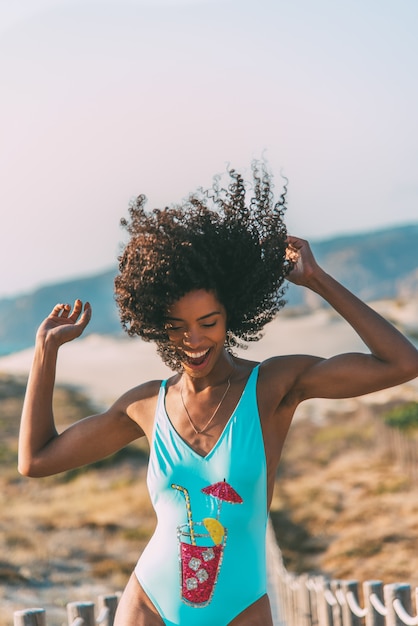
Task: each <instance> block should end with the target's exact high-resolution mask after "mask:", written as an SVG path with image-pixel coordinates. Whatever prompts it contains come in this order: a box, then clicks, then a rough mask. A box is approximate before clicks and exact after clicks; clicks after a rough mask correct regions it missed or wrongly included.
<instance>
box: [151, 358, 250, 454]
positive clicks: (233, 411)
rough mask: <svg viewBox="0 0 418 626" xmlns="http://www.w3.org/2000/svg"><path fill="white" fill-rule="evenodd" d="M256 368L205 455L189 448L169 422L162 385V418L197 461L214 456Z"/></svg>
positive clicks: (165, 389) (165, 386) (165, 391)
mask: <svg viewBox="0 0 418 626" xmlns="http://www.w3.org/2000/svg"><path fill="white" fill-rule="evenodd" d="M257 367H258V365H256V366H255V367H253V369H252V370H251V372H250V374H249V376H248V378H247V380H246V381H245V385H244V388H243V390H242V392H241V395H240V397H239V398H238V401H237V403H236V405H235V406H234V408H233V410H232V412H231V415H230V416H229V418H228V420H227V422H226V424H225V426H224V427H223V429H222V432H221V434H220V435H219V437H218V439H217V440H216V441H215V443H214V445H213V447H212V448H211V449H210V450H209V452H208V453H207V454H199V452H197V451H196V450H195V449H194V448H193V447H192V446H191V445H190V444H189V443H188V442H187V441H186V440H185V439H183V437H182V436H181V435H180V433H179V432H178V431H177V429H176V428H175V427H174V425H173V422H172V421H171V419H170V416H169V414H168V411H167V407H166V397H167V385H166V384H165V385H164V387H163V390H162V392H163V402H162V404H163V409H164V416H165V419H166V420H167V422H168V425H169V427H170V429H171V430H172V431H173V433H174V435H175V437H176V438H177V439H178V440H179V441H180V442H181V443H182V445H183V446H185V447H186V448H187V450H188V451H189V452H191V453H192V454H193V455H194V456H195V457H197V458H198V459H199V460H201V461H207V460H209V458H210V457H211V456H212V455H213V454H214V452H215V451H216V449H217V448H218V447H219V445H220V442H221V441H222V439H223V438H224V436H225V433H226V431H227V429H228V427H229V426H230V424H231V422H232V418H233V417H234V415H235V413H236V412H237V410H238V408H239V405H240V404H241V402H242V399H243V397H244V394H245V392H246V390H247V387H248V383H249V382H250V379H251V377H252V375H253V373H254V371H255V370H256V369H257Z"/></svg>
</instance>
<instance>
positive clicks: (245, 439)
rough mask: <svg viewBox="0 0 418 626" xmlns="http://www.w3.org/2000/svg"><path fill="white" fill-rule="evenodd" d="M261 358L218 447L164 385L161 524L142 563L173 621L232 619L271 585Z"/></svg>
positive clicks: (158, 426) (144, 576)
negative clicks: (196, 437)
mask: <svg viewBox="0 0 418 626" xmlns="http://www.w3.org/2000/svg"><path fill="white" fill-rule="evenodd" d="M257 377H258V366H257V367H255V368H254V369H253V371H252V372H251V374H250V377H249V379H248V381H247V383H246V386H245V388H244V391H243V393H242V395H241V398H240V400H239V402H238V404H237V406H236V408H235V410H234V412H233V413H232V415H231V417H230V419H229V421H228V423H227V424H226V426H225V428H224V430H223V432H222V434H221V436H220V437H219V439H218V441H217V443H216V444H215V446H214V448H213V449H212V450H211V451H210V452H209V454H207V455H206V456H200V455H199V454H198V453H196V452H195V451H194V450H193V449H192V448H190V446H189V445H188V444H187V443H186V442H185V441H184V440H183V439H182V438H181V437H180V436H179V434H178V433H177V431H176V430H175V428H174V427H173V425H172V424H171V422H170V419H169V417H168V415H167V412H166V409H165V394H166V382H167V381H163V382H162V384H161V388H160V392H159V397H158V403H157V409H156V414H155V423H154V432H153V437H152V441H151V446H150V458H149V466H148V474H147V485H148V489H149V493H150V497H151V501H152V504H153V506H154V508H155V511H156V514H157V527H156V530H155V533H154V534H153V536H152V538H151V540H150V542H149V544H148V545H147V547H146V548H145V550H144V551H143V553H142V555H141V557H140V559H139V561H138V563H137V565H136V568H135V574H136V576H137V578H138V581H139V583H140V584H141V586H142V588H143V589H144V591H145V593H146V594H147V595H148V597H149V598H150V600H151V601H152V602H153V604H154V606H155V607H156V609H157V611H158V612H159V614H160V616H161V618H162V619H163V621H164V624H166V625H167V626H227V624H229V623H230V622H231V621H232V620H233V619H234V618H235V617H237V615H239V614H240V613H241V612H242V611H244V609H246V608H247V607H248V606H250V605H251V604H252V603H253V602H255V601H256V600H258V599H259V598H261V596H263V595H264V594H265V593H266V586H267V585H266V549H265V538H266V525H267V470H266V457H265V450H264V441H263V434H262V430H261V424H260V418H259V413H258V406H257V397H256V387H257Z"/></svg>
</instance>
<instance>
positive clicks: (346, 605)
mask: <svg viewBox="0 0 418 626" xmlns="http://www.w3.org/2000/svg"><path fill="white" fill-rule="evenodd" d="M340 594H341V598H342V602H341V603H340V604H341V608H342V618H343V626H362V624H363V618H364V617H365V615H366V611H365V610H364V609H362V608H361V606H360V605H359V593H358V582H357V580H343V581H341V591H340Z"/></svg>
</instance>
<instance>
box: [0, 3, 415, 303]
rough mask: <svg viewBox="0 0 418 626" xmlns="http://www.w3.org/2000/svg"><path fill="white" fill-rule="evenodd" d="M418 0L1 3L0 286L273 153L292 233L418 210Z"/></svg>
mask: <svg viewBox="0 0 418 626" xmlns="http://www.w3.org/2000/svg"><path fill="white" fill-rule="evenodd" d="M417 24H418V2H417V1H416V0H350V2H345V1H343V0H315V1H313V0H82V1H78V0H70V1H68V0H13V2H11V1H10V0H0V76H1V98H0V211H1V212H0V215H1V228H0V268H1V271H0V297H7V296H12V295H17V294H20V293H24V292H27V291H31V290H33V289H34V288H37V287H38V286H41V285H45V284H50V283H52V282H55V281H61V280H66V279H67V278H68V279H69V278H74V277H78V276H84V275H92V274H95V273H99V272H101V271H103V270H107V269H109V268H111V267H113V266H114V265H115V263H116V259H117V256H118V254H119V253H120V250H121V245H122V243H123V241H124V232H123V231H122V229H121V228H120V225H119V222H120V218H121V217H123V216H126V215H127V209H128V206H129V202H130V201H131V200H132V199H133V198H134V197H135V196H136V195H138V194H140V193H144V194H145V195H146V196H147V197H148V207H149V208H154V207H156V206H157V207H162V206H165V205H168V204H170V203H172V202H179V201H181V199H182V198H184V197H185V196H187V195H188V193H189V192H191V191H193V190H194V189H195V188H197V187H199V186H203V187H208V186H210V185H211V181H212V177H213V176H214V175H215V174H219V173H222V172H224V171H225V170H226V168H227V167H228V165H229V166H232V167H234V168H236V169H239V170H241V171H242V172H243V173H244V174H245V173H246V172H248V171H249V166H250V163H251V160H252V159H254V158H260V157H262V156H264V158H266V159H267V161H268V163H269V167H270V169H271V171H272V172H273V174H274V177H275V178H274V180H275V186H276V191H277V193H278V194H279V192H280V189H281V184H282V179H281V172H283V173H284V175H286V176H287V177H288V179H289V193H288V205H289V208H288V211H287V223H288V229H289V231H290V232H291V233H292V234H296V235H298V236H301V237H304V238H308V239H310V240H314V239H324V238H328V237H332V236H335V235H338V234H345V233H355V232H362V231H367V230H375V229H380V228H386V227H388V226H393V225H398V224H399V225H403V224H408V223H411V222H417V221H418V115H417V111H418V72H417V62H418V37H417V36H416V25H417Z"/></svg>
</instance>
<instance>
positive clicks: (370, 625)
mask: <svg viewBox="0 0 418 626" xmlns="http://www.w3.org/2000/svg"><path fill="white" fill-rule="evenodd" d="M363 595H364V605H365V607H366V609H367V613H366V623H365V626H385V624H386V617H385V616H386V614H387V608H386V607H385V605H384V598H383V583H382V582H381V581H380V580H366V582H365V583H363Z"/></svg>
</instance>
